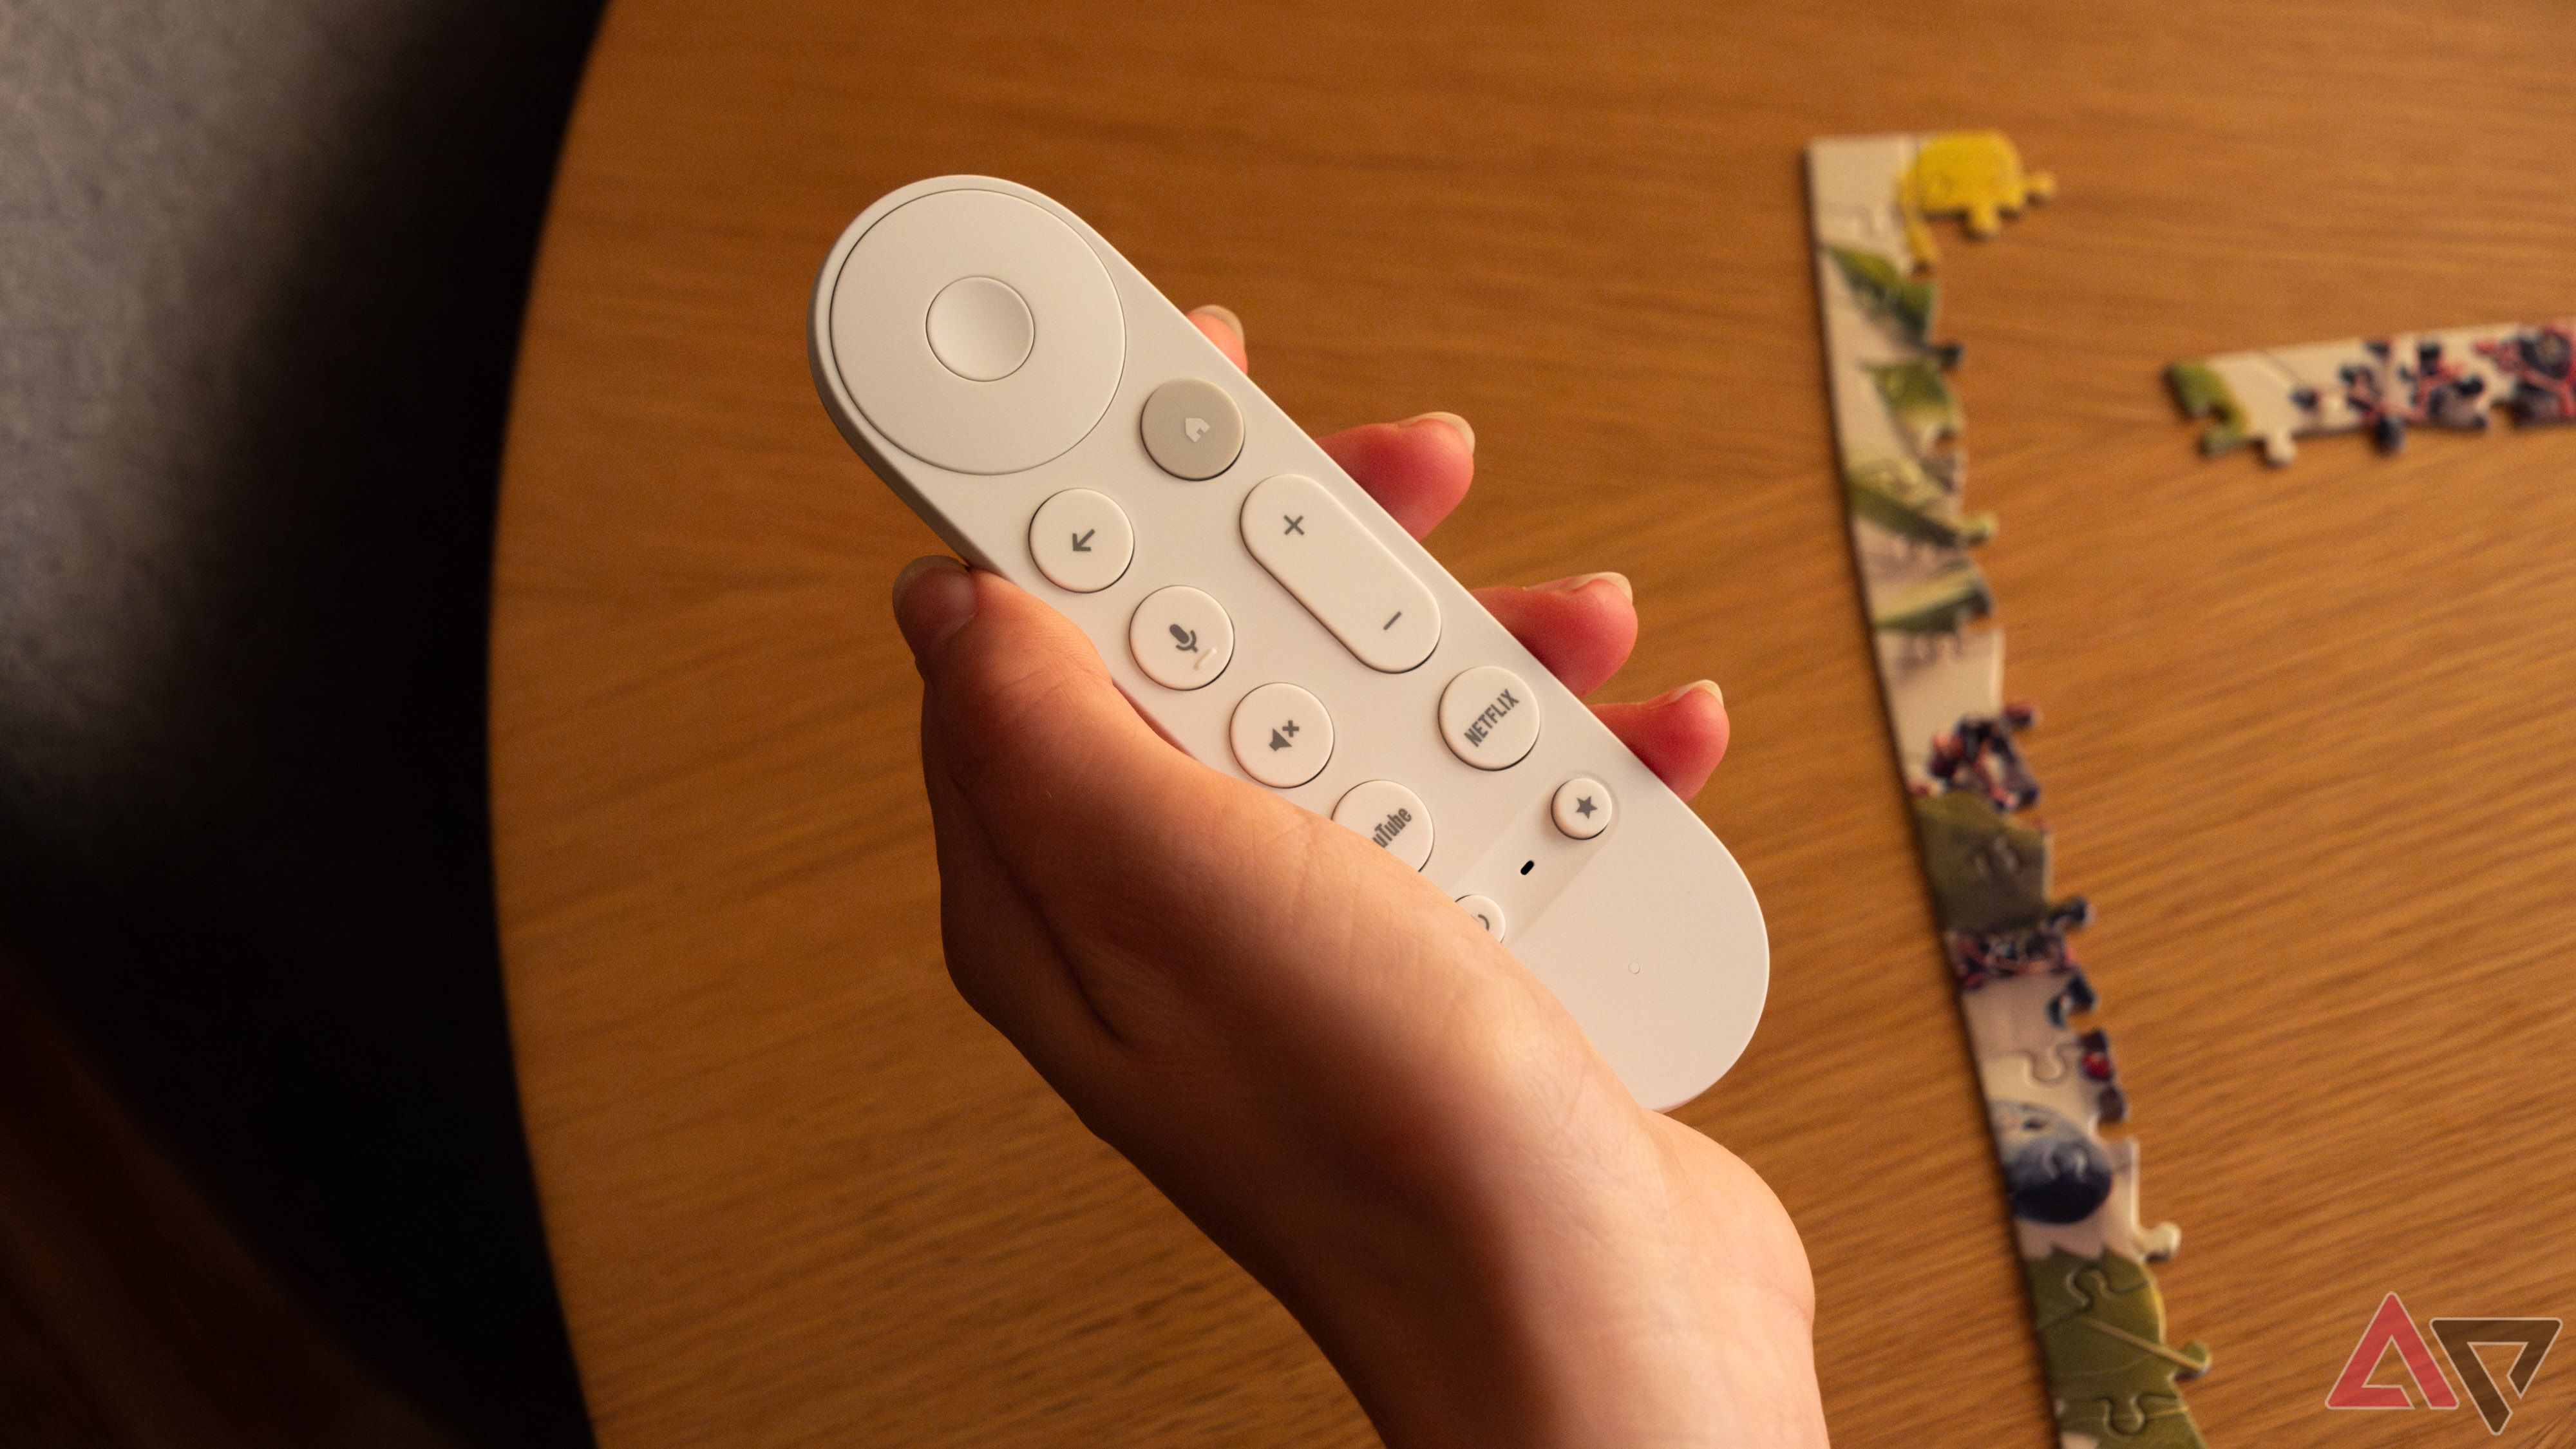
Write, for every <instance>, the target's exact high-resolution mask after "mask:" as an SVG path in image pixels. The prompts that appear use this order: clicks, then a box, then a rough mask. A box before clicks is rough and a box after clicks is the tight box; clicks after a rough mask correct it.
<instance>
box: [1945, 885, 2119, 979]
mask: <svg viewBox="0 0 2576 1449" xmlns="http://www.w3.org/2000/svg"><path fill="white" fill-rule="evenodd" d="M2092 921H2093V904H2092V902H2090V901H2087V900H2086V899H2084V898H2083V897H2082V896H2069V897H2067V898H2066V899H2064V900H2062V901H2057V902H2054V903H2053V904H2051V905H2050V907H2049V911H2048V914H2047V915H2046V916H2044V917H2042V918H2041V919H2040V921H2039V922H2038V923H2037V924H2036V925H2030V926H2015V927H2009V928H2006V929H2004V930H2000V931H1944V932H1942V933H1941V946H1942V950H1943V951H1944V953H1946V954H1947V955H1948V956H1949V958H1950V973H1951V976H1952V978H1953V980H1954V981H1955V982H1956V984H1957V985H1958V987H1959V989H1960V990H1962V991H1972V990H1975V989H1976V988H1978V987H1980V986H1983V985H1985V984H1986V983H1987V982H1989V981H1996V980H2002V979H2005V978H2008V977H2014V976H2032V975H2039V974H2043V973H2049V972H2059V971H2073V970H2076V969H2078V965H2077V962H2076V960H2075V953H2074V952H2073V951H2072V950H2071V949H2070V948H2069V947H2068V946H2067V944H2066V933H2067V932H2069V931H2071V930H2074V929H2075V928H2077V927H2079V926H2085V925H2090V924H2092Z"/></svg>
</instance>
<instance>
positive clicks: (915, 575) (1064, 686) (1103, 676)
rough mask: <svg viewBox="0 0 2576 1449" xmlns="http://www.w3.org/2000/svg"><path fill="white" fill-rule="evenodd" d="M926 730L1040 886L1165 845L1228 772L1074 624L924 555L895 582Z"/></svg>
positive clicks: (966, 796) (997, 837) (1003, 843)
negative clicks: (1177, 745) (1130, 694)
mask: <svg viewBox="0 0 2576 1449" xmlns="http://www.w3.org/2000/svg"><path fill="white" fill-rule="evenodd" d="M895 620H896V623H897V625H898V627H900V628H901V629H902V631H903V636H904V640H905V642H906V643H908V644H910V645H911V646H912V651H913V662H914V664H915V666H916V667H918V668H919V669H920V670H921V677H922V729H923V732H924V734H925V735H927V736H931V737H934V738H935V739H936V740H937V743H938V751H937V753H938V756H939V758H940V759H942V760H943V761H944V762H945V764H946V768H947V770H948V773H949V776H950V778H951V780H952V781H953V782H954V783H955V784H956V786H957V790H958V795H959V796H960V798H961V799H962V800H963V801H964V803H965V804H966V806H967V808H969V809H971V810H972V811H973V812H974V813H975V815H976V817H977V818H978V820H979V821H980V822H981V823H982V825H983V827H984V830H985V833H986V835H987V836H988V837H989V838H990V840H991V841H992V844H993V848H994V851H995V853H996V854H997V855H998V856H999V857H1000V858H1001V860H1002V862H1003V864H1004V866H1005V868H1006V869H1008V870H1010V871H1011V873H1012V874H1013V875H1014V876H1017V877H1018V878H1019V879H1020V880H1022V881H1023V882H1024V883H1025V884H1027V885H1028V886H1029V887H1030V888H1032V889H1033V890H1035V891H1037V892H1038V893H1039V894H1041V895H1049V894H1053V893H1054V891H1053V890H1052V889H1051V888H1052V887H1062V886H1074V885H1080V884H1084V883H1087V882H1089V881H1090V880H1091V879H1093V878H1095V877H1096V876H1097V875H1098V874H1099V873H1100V872H1101V871H1103V870H1115V869H1116V868H1117V867H1116V862H1118V861H1120V860H1122V859H1124V860H1131V861H1132V860H1134V859H1136V858H1137V857H1136V855H1135V852H1136V851H1141V850H1157V851H1159V850H1168V849H1169V848H1170V847H1171V846H1172V844H1173V843H1174V838H1175V837H1176V836H1177V835H1178V834H1179V833H1180V832H1182V831H1183V830H1185V829H1188V828H1190V827H1191V824H1192V822H1193V821H1194V820H1195V819H1197V818H1199V817H1201V816H1202V815H1203V813H1204V812H1205V810H1206V808H1207V805H1208V803H1209V795H1210V792H1211V791H1215V792H1218V793H1222V792H1223V786H1224V783H1225V782H1224V780H1223V778H1222V777H1220V776H1218V775H1216V774H1215V773H1214V772H1212V771H1210V770H1208V769H1206V768H1205V767H1204V766H1202V765H1199V764H1198V763H1197V762H1195V761H1193V760H1191V759H1189V758H1188V757H1187V756H1185V755H1183V754H1182V753H1181V752H1180V751H1179V750H1177V749H1174V748H1173V747H1172V746H1171V745H1170V744H1169V743H1168V742H1166V741H1165V740H1164V739H1163V737H1162V736H1161V735H1160V734H1158V733H1156V732H1155V730H1154V728H1153V726H1151V725H1149V724H1147V723H1146V722H1145V719H1144V717H1143V716H1141V715H1139V714H1138V713H1137V712H1136V708H1135V706H1134V705H1132V704H1130V703H1129V702H1128V700H1127V696H1126V695H1124V694H1122V693H1120V692H1119V689H1118V686H1117V684H1116V682H1115V681H1113V680H1112V679H1111V678H1110V677H1109V670H1108V667H1107V666H1106V665H1104V664H1103V663H1102V662H1101V659H1100V654H1099V651H1098V650H1096V649H1094V648H1093V647H1092V644H1091V641H1090V640H1089V639H1088V638H1086V637H1085V636H1084V635H1083V633H1082V631H1081V630H1079V629H1077V628H1075V627H1074V625H1073V622H1072V621H1071V620H1069V619H1067V618H1065V617H1064V616H1063V615H1062V614H1059V613H1057V612H1056V611H1055V610H1053V609H1051V608H1048V607H1047V606H1046V605H1045V604H1044V603H1042V602H1040V601H1039V600H1038V599H1036V598H1033V597H1031V596H1030V595H1029V594H1028V593H1026V592H1025V591H1023V590H1022V589H1020V588H1019V587H1018V586H1016V585H1014V584H1012V583H1011V582H1010V581H1009V580H1007V579H1004V578H1003V577H1001V576H1000V575H999V574H994V573H990V572H987V571H985V570H982V569H972V570H970V569H968V568H966V567H965V566H964V565H962V564H959V563H958V562H957V561H955V560H954V559H948V558H936V557H934V558H926V559H920V560H916V561H915V562H913V563H912V564H910V565H908V566H907V567H906V568H905V569H904V571H903V572H902V573H901V574H900V575H898V576H897V577H896V579H895Z"/></svg>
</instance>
